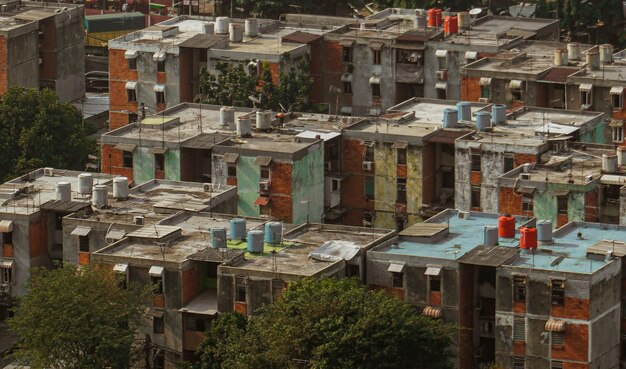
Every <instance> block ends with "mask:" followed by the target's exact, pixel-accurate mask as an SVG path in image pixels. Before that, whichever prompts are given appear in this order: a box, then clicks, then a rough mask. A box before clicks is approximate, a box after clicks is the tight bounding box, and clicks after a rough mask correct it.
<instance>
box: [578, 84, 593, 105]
mask: <svg viewBox="0 0 626 369" xmlns="http://www.w3.org/2000/svg"><path fill="white" fill-rule="evenodd" d="M592 96H593V95H592V94H591V88H589V89H581V90H580V106H581V108H583V109H589V108H590V107H591V103H592Z"/></svg>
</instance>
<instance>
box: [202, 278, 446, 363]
mask: <svg viewBox="0 0 626 369" xmlns="http://www.w3.org/2000/svg"><path fill="white" fill-rule="evenodd" d="M244 319H245V318H244V317H242V316H240V315H237V314H226V315H223V316H221V317H220V318H219V319H218V320H217V321H216V323H215V324H214V325H213V327H212V328H211V330H210V331H209V332H208V333H207V338H206V339H205V341H204V342H203V344H202V345H201V347H200V349H199V351H198V356H199V358H200V362H199V364H198V368H199V369H244V368H245V369H257V368H258V369H261V368H264V369H285V368H286V369H288V368H294V369H295V368H303V367H306V368H315V369H326V368H328V369H330V368H342V369H351V368H372V369H385V368H389V369H397V368H403V369H411V368H415V369H421V368H429V369H447V368H451V367H452V364H451V362H450V361H449V360H448V358H449V357H451V355H450V353H449V347H450V344H451V342H452V340H451V337H452V328H451V327H450V326H448V325H445V324H443V323H441V322H440V321H437V320H433V319H430V318H426V317H424V316H422V315H420V314H417V313H416V312H415V311H414V309H413V308H412V307H411V306H410V305H408V304H407V303H405V302H401V301H399V300H398V299H396V298H394V297H391V296H389V295H387V294H386V293H384V292H381V291H379V292H372V291H369V290H367V289H366V288H365V287H363V286H361V285H360V284H359V282H358V280H356V279H340V280H337V279H332V278H328V279H323V280H315V279H303V280H301V281H299V282H296V283H293V284H291V285H290V286H289V287H288V288H287V289H286V290H285V291H284V292H283V296H282V298H281V299H279V300H278V301H277V302H276V303H274V304H272V305H267V306H265V307H264V308H262V309H260V311H258V313H257V314H256V315H255V316H254V317H253V318H250V319H249V320H247V322H246V321H245V320H244Z"/></svg>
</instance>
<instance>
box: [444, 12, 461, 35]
mask: <svg viewBox="0 0 626 369" xmlns="http://www.w3.org/2000/svg"><path fill="white" fill-rule="evenodd" d="M443 32H444V33H445V34H446V35H454V34H456V33H459V21H458V19H457V17H455V16H447V17H445V18H444V19H443Z"/></svg>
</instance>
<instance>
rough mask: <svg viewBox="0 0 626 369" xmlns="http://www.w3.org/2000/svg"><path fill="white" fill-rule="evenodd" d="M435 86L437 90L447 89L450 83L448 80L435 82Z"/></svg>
mask: <svg viewBox="0 0 626 369" xmlns="http://www.w3.org/2000/svg"><path fill="white" fill-rule="evenodd" d="M435 88H436V89H437V90H446V89H447V88H448V84H447V83H446V82H437V83H435Z"/></svg>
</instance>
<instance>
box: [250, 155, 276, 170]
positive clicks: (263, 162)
mask: <svg viewBox="0 0 626 369" xmlns="http://www.w3.org/2000/svg"><path fill="white" fill-rule="evenodd" d="M271 162H272V158H271V157H269V156H259V157H257V158H256V159H255V160H254V164H255V165H258V166H260V167H266V166H268V165H270V163H271Z"/></svg>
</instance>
